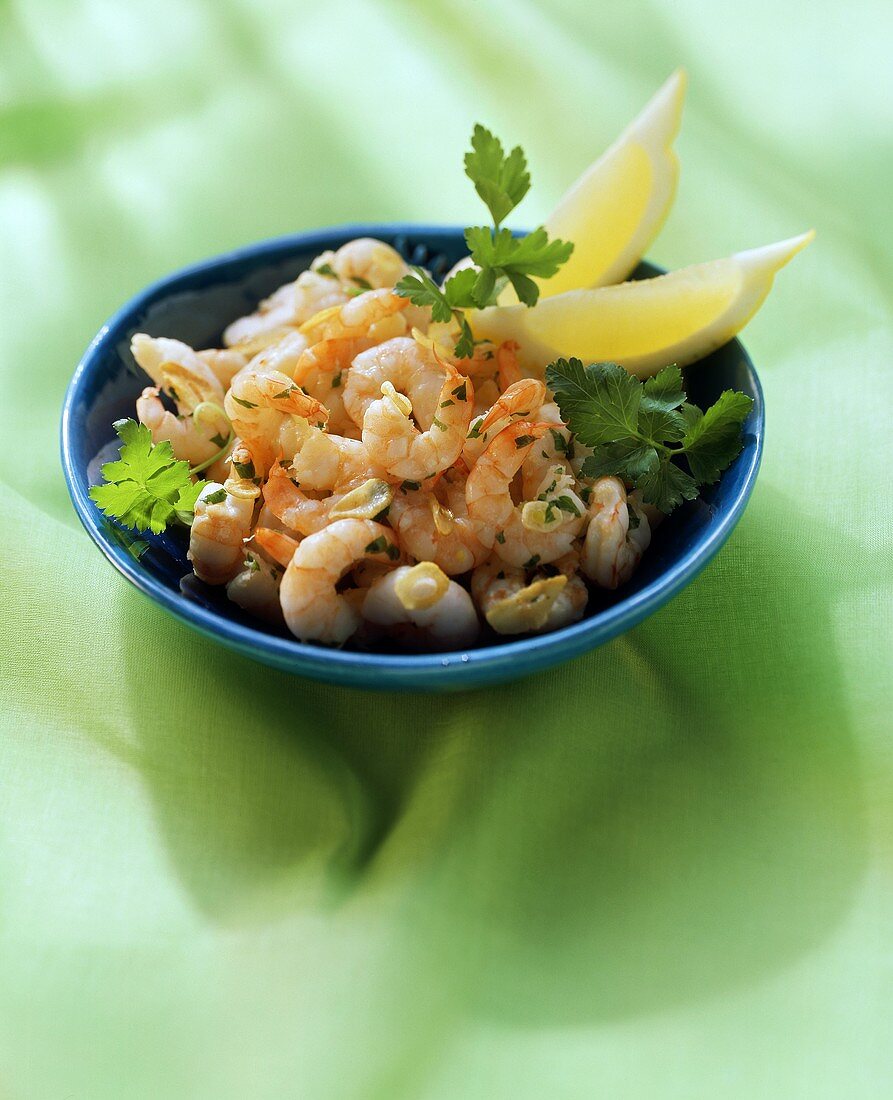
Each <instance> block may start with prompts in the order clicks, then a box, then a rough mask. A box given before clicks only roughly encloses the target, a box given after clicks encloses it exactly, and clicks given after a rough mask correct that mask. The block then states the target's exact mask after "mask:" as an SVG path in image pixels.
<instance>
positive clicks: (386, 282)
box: [312, 237, 409, 290]
mask: <svg viewBox="0 0 893 1100" xmlns="http://www.w3.org/2000/svg"><path fill="white" fill-rule="evenodd" d="M320 268H323V269H329V270H331V271H332V272H333V273H334V275H335V276H336V277H337V278H339V279H340V280H341V281H342V282H348V283H353V284H354V285H355V286H358V287H361V288H362V289H363V290H378V289H380V288H381V287H391V286H394V284H395V283H397V282H398V281H399V280H400V279H402V278H403V276H404V275H406V274H407V273H408V272H409V266H408V264H407V263H406V262H405V261H404V259H403V257H402V256H401V255H400V253H399V252H398V251H397V250H396V249H394V248H391V246H390V245H389V244H385V242H384V241H379V240H376V239H375V238H374V237H357V238H356V240H353V241H348V242H347V244H343V245H342V246H341V247H340V248H339V249H338V250H337V251H336V252H323V253H322V254H321V255H319V256H317V258H316V259H315V260H314V261H313V268H312V270H314V271H319V270H320Z"/></svg>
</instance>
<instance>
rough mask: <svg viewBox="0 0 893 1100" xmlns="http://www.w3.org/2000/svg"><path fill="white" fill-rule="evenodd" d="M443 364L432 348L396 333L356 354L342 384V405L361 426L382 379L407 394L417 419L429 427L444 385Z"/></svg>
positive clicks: (377, 397)
mask: <svg viewBox="0 0 893 1100" xmlns="http://www.w3.org/2000/svg"><path fill="white" fill-rule="evenodd" d="M443 376H444V368H443V366H442V365H441V363H440V362H439V361H438V360H437V359H435V357H434V355H433V354H432V352H431V350H430V349H429V348H428V347H426V346H424V345H423V344H421V343H420V342H419V341H418V340H416V339H414V338H413V337H410V336H398V337H395V338H394V339H392V340H387V341H385V342H384V343H381V344H378V345H376V346H375V347H370V348H368V350H365V351H362V352H361V353H360V354H358V355H356V357H355V358H354V360H353V364H352V366H351V369H350V372H349V374H348V375H347V379H346V383H345V387H344V407H345V409H346V410H347V413H348V415H349V416H350V418H351V419H352V420H353V422H354V424H356V425H357V427H359V428H362V426H363V420H364V418H365V415H366V410H367V409H368V408H369V406H370V405H371V404H372V402H373V401H377V400H378V399H379V398H380V397H381V387H382V384H383V383H384V382H390V383H391V385H392V386H393V387H394V389H396V390H399V392H400V393H403V394H406V396H407V397H408V398H409V400H410V402H411V404H412V406H413V412H414V414H415V417H416V419H417V420H418V422H419V423H420V424H421V425H422V427H424V428H430V427H431V422H432V420H433V419H434V415H435V413H436V411H437V403H438V401H439V399H440V391H441V389H442V387H443Z"/></svg>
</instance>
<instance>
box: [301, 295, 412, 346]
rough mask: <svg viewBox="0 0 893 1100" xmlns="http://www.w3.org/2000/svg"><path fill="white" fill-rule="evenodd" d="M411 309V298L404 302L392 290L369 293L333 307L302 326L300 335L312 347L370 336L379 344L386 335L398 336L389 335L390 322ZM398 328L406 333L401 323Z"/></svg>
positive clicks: (405, 299) (392, 333) (401, 322)
mask: <svg viewBox="0 0 893 1100" xmlns="http://www.w3.org/2000/svg"><path fill="white" fill-rule="evenodd" d="M408 305H409V299H408V298H401V297H400V296H399V295H398V294H395V293H394V292H393V291H392V290H386V289H382V290H367V291H366V292H365V293H364V294H358V295H357V296H356V297H355V298H350V299H349V300H348V301H347V302H346V303H345V304H344V305H335V306H331V307H330V308H328V309H323V310H320V311H319V312H318V313H315V314H314V315H313V316H312V317H310V318H309V320H307V321H305V322H304V324H302V325H301V332H302V333H303V334H304V335H305V336H306V337H307V340H308V341H309V342H310V343H311V344H316V343H318V342H319V341H320V340H332V339H354V338H356V337H361V336H368V337H370V338H371V339H372V340H373V341H375V342H378V341H379V340H382V339H384V338H385V333H387V335H388V336H392V335H396V334H397V333H394V332H391V331H389V330H390V329H392V328H394V324H393V322H392V321H390V320H389V319H390V318H393V317H394V316H395V315H397V314H399V313H400V312H401V311H402V310H404V309H406V307H407V306H408ZM396 327H397V328H398V329H400V330H403V331H405V323H404V322H403V321H402V320H401V321H400V322H399V323H398V324H397V326H396Z"/></svg>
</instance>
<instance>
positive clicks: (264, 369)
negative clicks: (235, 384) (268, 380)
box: [245, 329, 308, 377]
mask: <svg viewBox="0 0 893 1100" xmlns="http://www.w3.org/2000/svg"><path fill="white" fill-rule="evenodd" d="M307 346H308V345H307V337H306V336H304V335H303V333H300V332H298V330H297V329H290V330H289V331H288V332H286V333H285V334H284V335H282V336H280V337H279V338H278V339H277V340H274V341H273V342H272V343H270V344H268V345H267V346H266V347H264V348H262V349H260V350H259V351H258V352H257V354H256V355H255V356H254V357H253V358H252V359H251V360H250V362H249V363H248V365H247V366H246V368H245V373H246V374H248V373H254V374H273V373H275V372H279V373H280V374H287V375H288V376H289V377H292V376H293V375H294V371H295V367H296V366H297V365H298V363H299V362H300V359H301V356H302V355H303V354H304V352H305V351H306V350H307Z"/></svg>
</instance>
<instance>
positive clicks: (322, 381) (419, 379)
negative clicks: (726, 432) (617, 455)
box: [132, 238, 661, 650]
mask: <svg viewBox="0 0 893 1100" xmlns="http://www.w3.org/2000/svg"><path fill="white" fill-rule="evenodd" d="M407 271H408V268H407V266H406V264H405V263H404V261H403V259H402V258H401V257H400V255H399V254H398V253H397V252H396V251H394V249H393V248H391V247H390V246H389V245H387V244H384V243H383V242H381V241H377V240H372V239H369V238H362V239H359V240H354V241H350V242H349V243H347V244H345V245H344V246H343V247H342V248H340V249H338V251H337V252H325V253H323V254H322V255H320V256H318V257H317V258H316V260H314V262H313V264H312V266H311V268H310V270H309V271H305V272H304V273H302V274H301V275H300V276H299V277H298V278H297V279H296V280H295V281H294V282H291V283H287V284H286V285H285V286H282V287H280V288H279V289H278V290H277V291H276V292H275V293H274V294H273V295H272V296H271V297H269V298H267V299H266V300H265V301H263V302H261V303H260V306H259V307H258V309H257V311H256V312H255V313H252V314H251V315H249V316H246V317H242V318H240V319H239V320H237V321H235V322H233V324H231V325H230V326H229V327H228V328H227V329H226V331H225V332H224V335H223V343H224V345H225V346H224V347H223V348H220V349H209V350H204V351H195V350H193V349H192V348H190V347H189V346H187V345H186V344H184V343H181V342H180V341H177V340H171V339H166V338H156V337H151V336H147V335H145V334H142V333H141V334H138V335H136V336H134V338H133V341H132V351H133V355H134V357H135V359H136V361H137V362H138V363H139V365H140V366H141V367H142V368H143V369H144V370H145V371H146V373H147V374H148V375H149V377H150V378H151V380H152V383H153V385H151V386H149V387H147V388H146V389H144V390H143V392H142V394H141V396H140V398H139V399H138V401H137V404H136V412H137V417H138V419H139V420H140V421H141V422H142V423H143V424H145V425H146V426H147V427H148V428H149V429H150V431H151V433H152V438H153V440H154V441H155V442H156V443H157V442H160V441H161V440H169V441H170V443H171V445H172V447H173V450H174V453H175V454H176V456H177V457H178V458H181V459H185V460H186V461H187V462H189V463H190V464H191V466H192V467H193V470H194V471H195V472H196V473H197V474H198V473H199V472H202V476H206V477H209V478H211V480H210V481H209V482H208V484H207V485H206V486H205V487H204V489H203V490H202V492H201V494H200V495H199V498H198V501H197V504H196V507H195V518H194V521H193V524H192V527H191V533H190V539H189V559H190V561H191V562H192V567H193V570H194V572H195V574H196V576H197V577H199V578H200V579H201V580H202V581H205V582H206V583H208V584H211V585H225V586H226V592H227V594H228V596H229V598H230V599H231V600H233V601H234V602H235V603H236V604H238V605H239V606H240V607H241V608H243V609H244V610H245V611H246V612H248V613H250V614H251V615H253V616H255V617H257V618H259V619H262V620H265V621H266V622H269V623H271V624H276V625H281V624H283V623H284V624H285V626H287V628H288V629H289V630H290V631H291V633H292V634H294V635H295V637H297V638H299V639H300V640H302V641H312V642H318V643H322V644H327V645H343V644H345V643H346V642H348V641H349V640H350V641H351V642H352V644H359V645H375V644H376V643H378V644H385V643H387V644H397V645H401V646H404V647H406V648H410V649H417V650H421V649H429V650H444V649H456V648H466V647H468V646H470V645H472V644H473V643H474V642H475V641H476V640H477V639H478V637H479V634H480V632H481V630H482V629H483V623H486V624H487V625H488V626H489V628H490V629H492V630H493V631H495V632H496V633H498V634H502V635H514V634H529V633H541V632H545V631H549V630H554V629H556V628H558V627H562V626H566V625H568V624H569V623H572V622H575V621H576V620H578V619H580V618H581V617H582V615H583V613H584V611H585V609H586V605H587V601H588V599H589V595H590V587H591V586H597V587H601V588H606V589H615V588H617V587H618V586H619V585H621V584H623V583H624V582H625V581H627V580H628V579H629V577H630V576H631V575H632V573H633V571H634V570H635V568H636V566H637V565H638V563H639V560H640V558H641V556H642V554H643V552H644V551H645V550H646V548H647V547H648V545H649V543H650V541H651V531H652V527H653V525H654V524H655V523H656V522H657V521H658V520H659V519H660V518H661V517H660V515H659V513H657V512H656V511H655V510H654V509H652V508H649V507H647V506H645V505H643V504H642V503H641V502H640V501H639V500H638V499H637V498H636V494H634V493H632V494H629V495H628V493H627V489H626V487H625V486H624V484H623V483H622V482H621V481H619V480H618V479H617V478H614V477H603V478H599V479H597V480H589V479H586V478H584V477H582V476H581V473H580V465H581V462H582V459H583V458H584V457H585V454H586V453H588V452H586V451H585V449H584V448H582V447H581V446H579V445H575V440H574V439H573V438H572V436H571V433H570V432H569V431H568V429H567V427H566V426H565V424H564V423H563V422H562V419H561V414H560V412H559V409H558V407H557V405H556V404H555V403H554V401H553V400H552V398H551V395H550V394H549V392H548V391H547V389H546V387H545V385H544V384H543V382H542V381H540V380H539V379H536V378H530V377H525V376H524V372H523V371H522V369H521V367H520V366H519V358H518V352H519V350H520V349H519V348H518V345H516V344H513V343H505V344H502V345H501V346H498V347H495V346H493V345H491V344H489V343H481V344H478V345H477V346H476V349H475V354H474V356H473V358H471V359H458V358H456V357H455V355H454V354H453V353H452V352H451V351H450V349H451V348H452V347H454V344H455V332H454V330H453V329H452V328H451V326H450V325H443V324H434V323H432V321H431V317H430V312H429V311H428V310H423V309H420V308H419V307H416V306H413V305H411V304H410V303H409V301H408V300H407V299H406V298H403V297H400V296H398V295H397V294H395V293H394V291H393V287H394V285H395V284H396V282H397V281H398V280H399V279H400V278H401V277H402V276H403V275H405V274H406V273H407Z"/></svg>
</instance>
